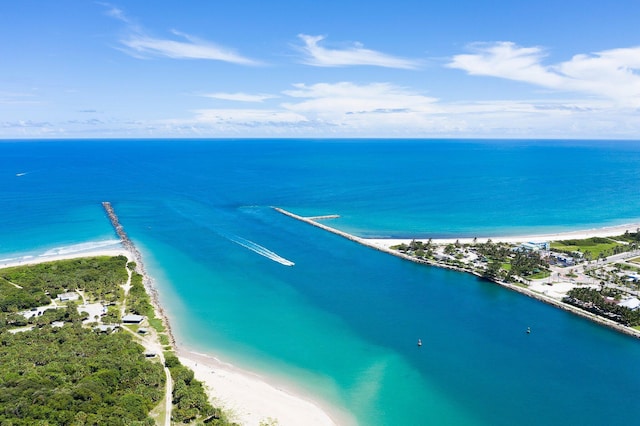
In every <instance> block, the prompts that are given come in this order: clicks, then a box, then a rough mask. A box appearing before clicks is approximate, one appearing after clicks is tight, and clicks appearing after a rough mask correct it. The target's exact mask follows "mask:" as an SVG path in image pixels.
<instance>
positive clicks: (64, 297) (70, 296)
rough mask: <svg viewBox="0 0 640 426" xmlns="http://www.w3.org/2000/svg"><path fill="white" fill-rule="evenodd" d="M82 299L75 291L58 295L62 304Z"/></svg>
mask: <svg viewBox="0 0 640 426" xmlns="http://www.w3.org/2000/svg"><path fill="white" fill-rule="evenodd" d="M79 298H80V295H79V294H78V293H76V292H75V291H69V292H67V293H60V294H59V295H58V300H60V301H61V302H70V301H72V300H78V299H79Z"/></svg>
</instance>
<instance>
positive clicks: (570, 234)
mask: <svg viewBox="0 0 640 426" xmlns="http://www.w3.org/2000/svg"><path fill="white" fill-rule="evenodd" d="M274 209H275V210H276V211H277V212H279V213H281V214H283V215H285V216H289V217H291V218H293V219H296V220H299V221H301V222H305V223H308V224H309V225H312V226H315V227H318V228H320V229H323V230H325V231H328V232H331V233H333V234H336V235H339V236H341V237H344V238H346V239H348V240H350V241H353V242H356V243H358V244H361V245H363V246H365V247H369V248H372V249H374V250H378V251H381V252H384V253H387V254H390V255H392V256H395V257H399V258H401V259H404V260H408V261H410V262H415V263H420V264H425V265H429V266H434V267H438V268H445V269H450V270H454V271H457V272H463V273H469V274H472V275H474V276H476V277H478V278H483V279H487V280H489V279H488V278H486V277H482V276H481V275H480V274H478V273H477V272H474V271H469V270H465V269H462V268H459V267H457V266H452V265H447V264H443V263H438V262H435V261H430V260H422V259H417V258H416V257H414V256H410V255H408V254H405V253H402V252H400V251H398V250H395V249H393V248H392V247H394V246H397V245H400V244H407V245H408V244H410V243H411V242H412V241H426V240H428V238H404V239H402V238H362V237H358V236H356V235H352V234H349V233H348V232H345V231H342V230H339V229H336V228H333V227H330V226H327V225H325V224H323V223H320V222H318V221H317V219H316V216H314V217H304V216H299V215H297V214H295V213H292V212H290V211H287V210H284V209H282V208H279V207H274ZM329 216H331V217H338V216H337V215H329ZM327 217H328V216H327ZM636 229H640V224H638V223H630V224H626V225H617V226H608V227H602V228H593V229H587V230H581V231H580V230H578V231H567V232H558V233H554V234H539V235H533V234H529V235H521V236H517V235H516V236H504V237H495V238H490V237H489V238H460V239H456V238H447V239H436V238H434V239H431V243H432V244H440V245H446V244H454V243H456V242H458V243H460V244H472V243H485V242H487V241H489V240H491V241H492V242H504V243H512V244H517V243H525V242H550V241H562V240H569V239H586V238H592V237H603V238H606V237H613V236H617V235H622V234H624V233H625V232H626V231H629V232H636ZM489 281H491V282H493V283H495V284H498V285H500V286H501V287H504V288H507V289H509V290H511V291H515V292H517V293H520V294H523V295H525V296H528V297H531V298H532V299H535V300H538V301H540V302H543V303H547V304H549V305H552V306H555V307H557V308H560V309H562V310H564V311H567V312H571V313H573V314H576V315H578V316H580V317H582V318H586V319H588V320H590V321H592V322H595V323H597V324H600V325H603V326H606V327H609V328H610V329H613V330H616V331H618V332H620V333H623V334H626V335H628V336H632V337H635V338H640V330H637V329H634V328H632V327H626V326H624V325H621V324H619V323H617V322H615V321H612V320H609V319H607V318H604V317H601V316H598V315H595V314H593V313H591V312H587V311H585V310H583V309H579V308H577V307H575V306H573V305H570V304H568V303H564V302H562V301H558V300H555V299H553V298H551V297H549V296H547V295H545V294H542V293H537V292H535V291H533V290H530V289H528V288H524V287H520V286H518V285H514V284H511V283H508V282H505V281H501V280H498V279H491V280H489Z"/></svg>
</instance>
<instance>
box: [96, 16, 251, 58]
mask: <svg viewBox="0 0 640 426" xmlns="http://www.w3.org/2000/svg"><path fill="white" fill-rule="evenodd" d="M99 4H101V5H102V6H104V7H106V8H107V11H106V14H107V16H110V17H112V18H114V19H116V20H118V21H120V22H122V23H124V24H126V26H127V32H128V35H127V36H126V37H124V38H122V39H121V40H119V41H120V44H122V46H124V48H122V49H121V50H122V51H124V52H125V53H127V54H129V55H131V56H133V57H135V58H149V57H165V58H171V59H206V60H214V61H223V62H230V63H234V64H239V65H260V62H258V61H255V60H253V59H250V58H247V57H245V56H242V55H240V54H238V53H237V52H236V51H235V50H233V49H230V48H227V47H223V46H219V45H217V44H215V43H212V42H210V41H206V40H202V39H200V38H197V37H194V36H191V35H189V34H186V33H183V32H180V31H176V30H172V31H171V32H172V33H173V35H174V36H176V37H178V39H170V38H158V37H152V36H149V35H147V34H146V32H145V30H144V29H143V28H142V27H141V26H139V25H137V24H136V23H135V22H134V21H133V20H132V19H131V18H129V17H128V16H127V15H126V14H125V13H124V11H122V9H119V8H117V7H115V6H112V5H111V4H109V3H99Z"/></svg>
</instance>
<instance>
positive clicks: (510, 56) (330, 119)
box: [0, 0, 640, 139]
mask: <svg viewBox="0 0 640 426" xmlns="http://www.w3.org/2000/svg"><path fill="white" fill-rule="evenodd" d="M639 16H640V1H638V0H611V1H607V2H604V1H600V0H595V1H592V2H585V1H583V0H581V1H575V0H563V1H557V0H555V1H548V0H538V1H521V0H511V1H498V0H493V1H487V0H485V1H456V0H451V1H446V2H444V1H437V2H435V1H430V0H421V1H418V0H415V1H414V0H395V1H378V0H368V1H366V2H365V1H348V0H342V1H334V0H324V1H317V0H316V1H311V0H291V1H290V0H272V1H265V0H260V1H258V0H255V1H248V0H216V1H213V0H211V1H187V0H182V1H169V0H164V1H163V0H159V1H155V2H143V1H120V2H103V1H87V0H58V1H45V0H40V1H35V0H20V1H4V2H2V5H0V36H1V37H2V38H1V39H2V42H1V43H0V138H5V139H8V138H87V137H89V138H120V137H122V138H129V137H136V138H137V137H142V138H145V137H221V138H226V137H233V138H241V137H311V138H333V137H435V138H440V137H453V138H458V137H481V138H483V137H488V138H615V139H640V31H639V30H638V25H639V24H638V23H639V22H640V21H639V18H638V17H639Z"/></svg>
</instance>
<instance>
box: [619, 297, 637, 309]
mask: <svg viewBox="0 0 640 426" xmlns="http://www.w3.org/2000/svg"><path fill="white" fill-rule="evenodd" d="M618 306H624V307H625V308H629V309H631V310H632V311H635V310H636V309H640V300H638V298H637V297H631V298H629V299H626V300H623V301H622V302H620V303H619V304H618Z"/></svg>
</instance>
